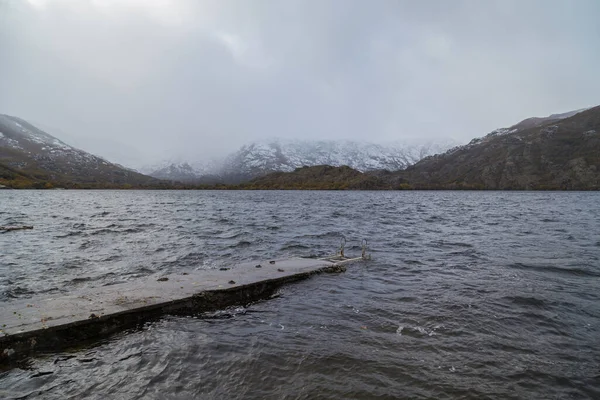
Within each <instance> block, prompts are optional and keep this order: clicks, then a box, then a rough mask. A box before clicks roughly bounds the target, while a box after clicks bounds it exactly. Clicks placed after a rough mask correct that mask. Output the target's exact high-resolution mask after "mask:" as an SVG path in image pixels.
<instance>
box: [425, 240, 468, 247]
mask: <svg viewBox="0 0 600 400" xmlns="http://www.w3.org/2000/svg"><path fill="white" fill-rule="evenodd" d="M431 244H432V245H433V246H437V247H441V248H450V247H468V248H471V247H474V246H473V245H472V244H470V243H464V242H448V241H445V240H435V241H433V242H431Z"/></svg>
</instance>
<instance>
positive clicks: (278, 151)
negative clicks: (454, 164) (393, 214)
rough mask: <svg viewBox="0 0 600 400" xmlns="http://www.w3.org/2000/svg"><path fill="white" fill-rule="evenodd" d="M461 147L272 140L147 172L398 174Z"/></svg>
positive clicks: (171, 176) (204, 175)
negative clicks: (327, 169)
mask: <svg viewBox="0 0 600 400" xmlns="http://www.w3.org/2000/svg"><path fill="white" fill-rule="evenodd" d="M456 144H457V142H456V141H454V140H451V139H448V140H443V141H439V142H432V141H428V142H424V143H422V144H417V143H416V142H400V141H397V142H393V143H389V144H386V145H384V144H376V143H369V142H357V141H351V140H342V141H334V140H289V139H287V140H284V139H271V140H263V141H256V142H252V143H248V144H245V145H242V146H241V147H240V148H239V149H238V150H237V151H235V152H233V153H230V154H229V155H227V156H225V157H223V158H222V159H221V160H216V161H211V162H204V163H203V162H193V161H191V162H189V161H179V162H169V161H166V162H164V163H162V164H159V165H156V166H148V167H145V168H143V169H142V171H143V172H144V173H146V174H148V175H150V176H153V177H155V178H159V179H167V180H173V181H182V182H224V183H239V182H243V181H246V180H249V179H252V178H255V177H258V176H263V175H265V174H268V173H270V172H290V171H293V170H294V169H296V168H300V167H303V166H315V165H330V166H334V167H339V166H342V165H346V166H349V167H350V168H353V169H355V170H358V171H360V172H366V171H374V170H389V171H398V170H401V169H405V168H406V167H408V166H409V165H412V164H414V163H416V162H417V161H419V160H421V159H422V158H424V157H426V156H430V155H433V154H437V153H441V152H444V151H446V150H447V149H449V148H451V147H453V146H455V145H456Z"/></svg>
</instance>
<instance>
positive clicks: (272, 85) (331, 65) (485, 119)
mask: <svg viewBox="0 0 600 400" xmlns="http://www.w3.org/2000/svg"><path fill="white" fill-rule="evenodd" d="M31 3H37V4H38V6H35V5H32V4H31ZM31 3H27V2H23V1H16V0H14V1H6V0H5V1H4V2H3V3H0V56H1V61H0V112H2V113H8V114H14V115H18V116H21V117H23V118H26V119H30V120H33V121H40V122H42V123H43V124H45V125H46V126H49V127H56V128H57V129H58V130H60V131H64V132H69V135H71V137H76V138H77V141H78V142H79V143H81V146H82V147H83V148H85V149H87V150H92V151H96V152H99V153H101V154H102V155H106V156H107V157H109V158H111V157H112V158H114V159H115V161H118V162H121V163H125V164H127V163H129V164H138V165H139V164H141V163H144V162H150V161H152V160H158V159H161V158H165V157H170V156H173V155H181V156H185V157H192V156H194V155H198V156H199V157H210V156H212V155H215V154H219V153H223V152H225V151H227V150H233V149H235V148H236V147H237V146H239V145H240V144H242V143H243V142H247V141H249V140H254V139H258V138H265V137H276V136H277V137H294V138H330V139H342V138H348V139H365V140H374V141H390V140H400V139H405V138H411V137H416V138H421V139H426V138H428V139H436V138H440V137H454V138H456V139H459V140H464V141H467V140H469V139H470V138H471V137H474V136H480V135H482V134H485V133H486V132H489V131H491V130H492V129H495V128H497V127H500V126H503V125H506V124H510V123H513V122H517V121H518V120H520V119H523V118H526V117H529V116H532V115H540V116H541V115H547V114H550V113H553V112H561V111H566V110H571V109H576V108H581V107H585V106H589V105H595V104H597V103H598V100H597V98H598V97H597V93H598V92H599V91H600V90H599V89H600V80H599V79H597V72H596V69H597V65H598V64H599V61H600V50H599V49H600V48H599V47H598V43H600V40H599V39H600V28H599V27H598V24H597V23H596V21H595V18H596V16H597V15H600V4H599V3H598V2H596V1H594V0H589V1H586V0H580V1H578V2H563V1H533V0H531V1H512V0H501V1H486V2H482V1H466V0H465V1H455V2H448V1H442V0H440V1H419V2H408V1H384V0H382V1H376V2H366V1H358V0H356V1H355V0H339V1H312V0H309V1H300V0H290V1H285V2H279V1H259V0H256V1H247V2H234V1H202V2H200V1H192V0H181V1H172V2H167V1H158V0H147V1H141V0H122V1H120V2H115V1H110V0H95V1H89V2H84V1H75V0H47V1H43V0H37V1H35V2H33V1H32V2H31ZM165 4H166V5H169V4H170V6H168V7H166V6H165ZM103 138H106V143H121V144H122V146H123V148H124V149H136V151H135V152H134V151H131V153H136V154H131V156H130V159H128V156H127V154H126V152H124V151H118V152H117V151H114V152H112V154H111V150H110V146H105V148H102V146H101V145H99V143H101V142H99V140H102V139H103ZM114 146H115V145H113V147H114Z"/></svg>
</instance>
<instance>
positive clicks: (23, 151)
mask: <svg viewBox="0 0 600 400" xmlns="http://www.w3.org/2000/svg"><path fill="white" fill-rule="evenodd" d="M0 164H1V165H3V166H4V167H3V168H4V170H11V171H16V172H18V173H20V174H25V175H24V176H32V177H35V179H38V180H39V179H41V180H48V181H59V182H70V183H110V184H142V183H150V182H155V181H156V180H155V179H154V178H151V177H147V176H144V175H141V174H139V173H137V172H135V171H133V170H129V169H126V168H124V167H122V166H120V165H117V164H113V163H111V162H109V161H107V160H105V159H104V158H102V157H98V156H95V155H93V154H90V153H87V152H85V151H83V150H80V149H77V148H75V147H72V146H70V145H68V144H66V143H64V142H62V141H61V140H59V139H57V138H55V137H54V136H52V135H50V134H48V133H46V132H44V131H43V130H41V129H38V128H37V127H35V126H34V125H32V124H30V123H29V122H27V121H25V120H23V119H21V118H18V117H13V116H9V115H3V114H0Z"/></svg>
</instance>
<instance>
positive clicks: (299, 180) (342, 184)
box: [234, 165, 389, 190]
mask: <svg viewBox="0 0 600 400" xmlns="http://www.w3.org/2000/svg"><path fill="white" fill-rule="evenodd" d="M234 188H236V189H264V190H273V189H277V190H370V189H388V188H389V187H388V185H387V183H386V182H385V181H384V180H382V179H380V178H378V177H376V176H372V175H370V174H368V173H363V172H360V171H357V170H355V169H352V168H350V167H348V166H342V167H332V166H330V165H317V166H312V167H302V168H297V169H296V170H295V171H292V172H273V173H271V174H268V175H266V176H262V177H260V178H255V179H253V180H251V181H250V182H248V183H245V184H241V185H239V186H237V187H234Z"/></svg>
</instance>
